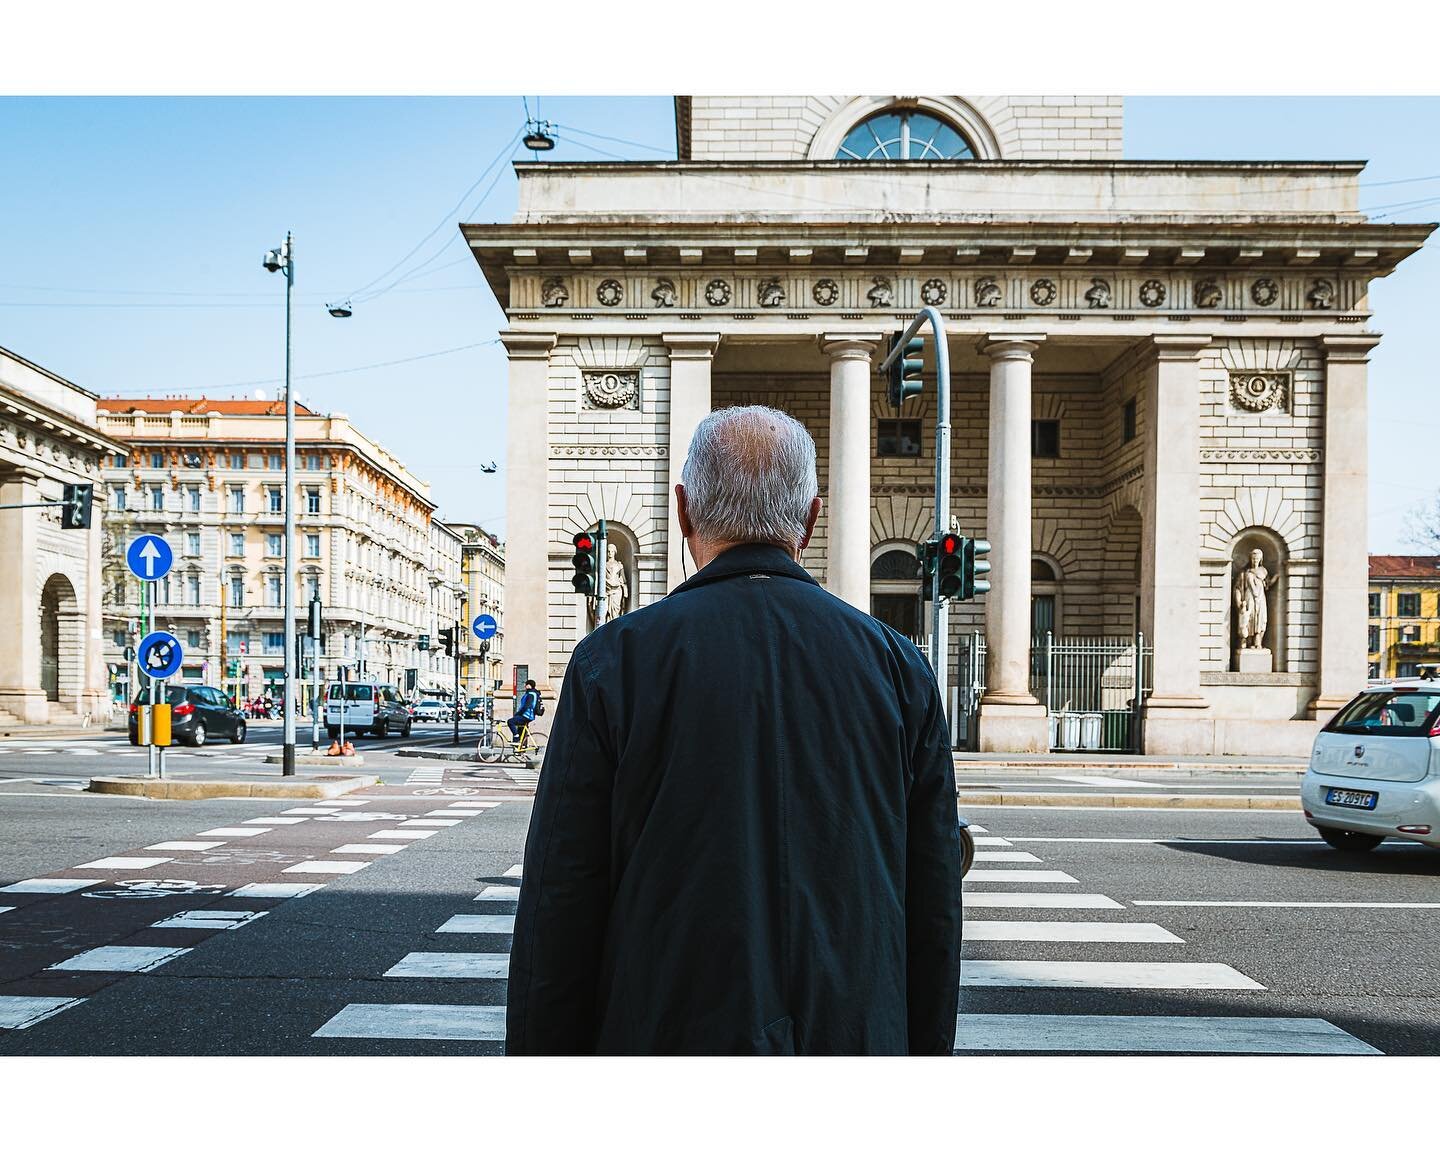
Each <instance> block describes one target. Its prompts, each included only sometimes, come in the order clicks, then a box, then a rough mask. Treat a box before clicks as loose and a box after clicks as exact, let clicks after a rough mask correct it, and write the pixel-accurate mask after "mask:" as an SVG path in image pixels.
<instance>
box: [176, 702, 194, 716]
mask: <svg viewBox="0 0 1440 1152" xmlns="http://www.w3.org/2000/svg"><path fill="white" fill-rule="evenodd" d="M194 711H195V705H194V704H177V705H176V706H175V707H174V708H173V709H171V713H170V714H171V715H172V716H188V715H190V713H191V712H194Z"/></svg>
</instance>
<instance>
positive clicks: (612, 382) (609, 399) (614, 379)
mask: <svg viewBox="0 0 1440 1152" xmlns="http://www.w3.org/2000/svg"><path fill="white" fill-rule="evenodd" d="M580 381H581V384H582V385H583V386H584V390H585V399H586V401H587V402H588V403H587V407H590V408H639V407H640V371H639V369H637V368H627V369H616V370H610V369H602V370H599V371H595V372H590V371H585V372H581V373H580Z"/></svg>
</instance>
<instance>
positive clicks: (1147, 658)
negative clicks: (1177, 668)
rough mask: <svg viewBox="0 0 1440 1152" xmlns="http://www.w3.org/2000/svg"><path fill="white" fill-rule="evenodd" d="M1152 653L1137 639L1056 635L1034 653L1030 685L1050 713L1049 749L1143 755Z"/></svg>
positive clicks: (1137, 637) (1142, 641) (1046, 637)
mask: <svg viewBox="0 0 1440 1152" xmlns="http://www.w3.org/2000/svg"><path fill="white" fill-rule="evenodd" d="M1153 658H1154V649H1153V648H1151V647H1150V646H1148V645H1147V644H1146V643H1145V637H1144V635H1143V634H1140V635H1136V636H1075V637H1071V638H1069V639H1064V638H1060V639H1057V638H1056V637H1055V635H1054V633H1052V632H1047V633H1046V634H1045V639H1044V641H1043V642H1039V643H1037V645H1036V647H1035V648H1034V649H1032V651H1031V660H1030V668H1031V687H1030V690H1031V691H1032V692H1033V693H1034V694H1035V697H1036V699H1038V700H1043V701H1044V702H1045V710H1046V711H1047V712H1048V713H1049V714H1050V748H1051V750H1052V751H1054V750H1064V751H1086V752H1101V751H1104V752H1139V751H1141V750H1142V749H1143V748H1144V736H1143V733H1142V731H1141V723H1140V717H1141V706H1142V705H1143V703H1144V700H1145V695H1146V693H1148V692H1149V691H1150V690H1151V688H1152V687H1153V683H1152V679H1151V677H1152V667H1153V663H1154V659H1153Z"/></svg>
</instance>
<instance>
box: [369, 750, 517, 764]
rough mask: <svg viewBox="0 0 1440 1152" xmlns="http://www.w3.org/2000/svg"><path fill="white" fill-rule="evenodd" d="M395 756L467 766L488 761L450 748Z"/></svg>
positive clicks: (400, 752) (404, 752) (473, 753)
mask: <svg viewBox="0 0 1440 1152" xmlns="http://www.w3.org/2000/svg"><path fill="white" fill-rule="evenodd" d="M395 755H396V756H409V757H411V758H413V759H417V760H458V761H460V762H462V763H465V764H484V763H486V761H484V760H481V759H480V755H479V753H478V752H457V751H455V750H454V749H449V748H446V749H440V748H434V749H431V748H401V749H400V750H399V751H397V752H396V753H395ZM541 762H542V761H539V760H526V761H525V764H526V765H527V766H529V765H536V764H539V763H541ZM495 763H497V764H498V763H500V761H498V760H497V761H495ZM506 763H513V761H506Z"/></svg>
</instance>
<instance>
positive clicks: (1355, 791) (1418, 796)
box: [1300, 680, 1440, 852]
mask: <svg viewBox="0 0 1440 1152" xmlns="http://www.w3.org/2000/svg"><path fill="white" fill-rule="evenodd" d="M1300 801H1301V804H1302V806H1303V807H1304V809H1305V819H1306V820H1308V821H1310V823H1311V824H1313V825H1315V827H1316V829H1318V830H1319V832H1320V835H1321V836H1322V837H1324V839H1325V842H1326V843H1327V844H1329V845H1331V846H1332V847H1334V848H1339V849H1340V850H1341V851H1344V852H1368V851H1369V850H1370V849H1372V848H1374V847H1376V846H1377V845H1378V844H1379V843H1380V842H1381V841H1382V840H1384V839H1385V838H1386V837H1389V836H1394V837H1397V838H1399V839H1402V840H1415V841H1418V842H1420V843H1422V844H1428V845H1430V846H1431V847H1433V848H1440V682H1437V681H1434V680H1400V681H1394V680H1392V681H1388V682H1386V683H1383V684H1376V685H1373V686H1372V687H1370V688H1367V689H1365V691H1364V692H1362V693H1360V695H1358V696H1356V697H1355V699H1353V700H1351V701H1350V703H1348V704H1346V705H1345V707H1344V708H1342V709H1340V711H1339V712H1337V713H1336V714H1335V716H1334V718H1333V719H1332V720H1331V721H1330V723H1328V724H1326V725H1325V727H1324V728H1323V729H1321V731H1320V732H1319V734H1318V735H1317V736H1316V737H1315V747H1314V751H1313V752H1311V754H1310V766H1309V768H1307V769H1306V771H1305V777H1304V779H1303V780H1301V782H1300Z"/></svg>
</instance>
